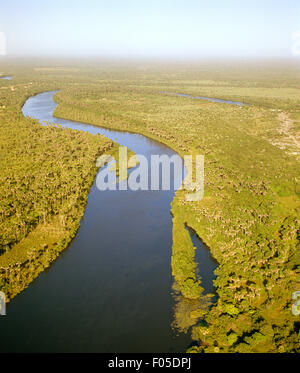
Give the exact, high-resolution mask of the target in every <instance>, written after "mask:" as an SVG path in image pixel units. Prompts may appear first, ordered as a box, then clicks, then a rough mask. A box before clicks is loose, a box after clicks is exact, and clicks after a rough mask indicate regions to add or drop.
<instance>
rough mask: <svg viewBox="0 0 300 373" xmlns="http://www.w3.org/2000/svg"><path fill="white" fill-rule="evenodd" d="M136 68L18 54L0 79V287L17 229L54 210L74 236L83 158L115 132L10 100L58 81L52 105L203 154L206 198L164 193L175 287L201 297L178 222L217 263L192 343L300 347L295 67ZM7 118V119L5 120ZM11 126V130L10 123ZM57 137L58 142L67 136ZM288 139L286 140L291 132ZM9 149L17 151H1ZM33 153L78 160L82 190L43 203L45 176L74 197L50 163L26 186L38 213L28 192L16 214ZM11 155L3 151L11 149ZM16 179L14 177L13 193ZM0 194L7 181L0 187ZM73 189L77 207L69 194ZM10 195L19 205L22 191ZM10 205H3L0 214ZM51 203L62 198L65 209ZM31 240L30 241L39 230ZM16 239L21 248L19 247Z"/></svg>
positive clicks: (86, 172)
mask: <svg viewBox="0 0 300 373" xmlns="http://www.w3.org/2000/svg"><path fill="white" fill-rule="evenodd" d="M142 67H143V68H142ZM142 67H141V66H140V65H134V64H133V65H129V66H123V67H116V66H114V67H109V66H105V65H100V66H97V67H93V68H92V67H85V66H78V67H76V68H75V67H74V66H71V67H70V66H69V67H64V68H62V67H55V66H50V67H47V66H46V67H45V66H44V67H38V70H37V68H36V67H35V68H30V67H28V69H27V70H24V71H23V72H22V71H20V70H19V72H18V71H17V72H16V75H17V78H16V80H14V81H13V83H12V82H9V81H7V82H6V81H3V82H2V81H1V92H0V94H2V96H1V97H0V102H1V104H2V108H1V112H0V116H1V118H0V120H1V123H6V126H3V127H2V128H1V131H4V132H3V133H4V135H3V137H2V138H4V139H5V141H3V144H2V146H1V152H2V154H9V156H8V158H6V160H5V157H4V158H1V159H0V162H4V163H3V165H2V167H1V170H3V171H5V172H4V173H3V182H4V184H2V185H6V189H7V186H8V185H9V190H12V193H13V194H12V196H11V197H10V198H11V201H10V202H9V204H8V206H6V205H3V208H2V209H3V211H4V212H3V214H2V222H3V223H2V224H3V227H6V225H7V226H8V228H5V229H6V231H5V230H3V231H5V232H6V233H5V235H3V236H2V240H3V245H2V246H3V248H2V250H3V254H2V255H1V256H0V267H2V268H1V271H2V272H1V276H2V278H4V279H5V281H4V282H3V280H2V286H1V287H2V289H4V290H5V291H8V292H11V293H12V294H14V293H15V292H16V291H17V290H10V289H9V286H8V285H7V284H8V283H16V284H18V278H19V277H20V276H22V275H21V273H22V272H21V271H20V270H19V269H20V266H19V263H20V260H19V259H13V260H14V263H15V269H14V270H13V271H11V274H10V275H9V276H10V277H9V276H8V277H7V273H6V272H5V271H3V268H5V265H6V264H5V263H8V262H7V261H6V259H5V258H6V257H8V256H10V257H12V256H11V255H12V253H13V252H14V249H15V250H16V252H18V250H17V248H18V245H22V242H23V243H24V242H25V240H23V241H20V240H21V238H23V237H24V236H26V237H27V238H26V239H30V235H31V234H33V232H34V231H33V230H32V231H30V229H29V228H26V227H27V226H28V227H30V226H33V227H35V226H36V227H38V226H40V227H43V225H41V224H52V223H51V219H56V220H54V223H53V225H54V226H55V227H57V226H59V227H60V229H61V232H58V233H55V234H58V238H60V237H69V238H71V237H72V236H73V235H74V232H75V231H76V229H77V228H76V227H78V225H79V220H80V216H81V215H82V212H83V209H84V205H85V198H86V195H87V193H88V185H90V183H91V181H92V179H93V177H94V175H95V172H96V168H95V165H94V163H92V160H93V159H94V158H95V157H96V156H97V155H98V154H100V153H101V152H102V151H103V150H104V149H108V148H110V147H112V143H111V142H107V140H104V139H100V138H99V136H98V137H96V138H94V137H92V136H90V135H87V134H85V135H83V134H76V135H74V133H73V131H70V132H68V131H67V130H62V129H59V128H52V127H51V129H50V130H48V129H47V128H45V127H41V126H40V125H37V124H35V123H34V121H33V122H31V121H30V120H28V119H26V120H25V119H24V118H23V117H22V115H21V114H20V109H21V106H22V103H23V102H24V100H25V98H26V97H28V96H29V95H32V94H34V93H37V92H41V91H46V90H50V89H51V90H52V89H57V88H60V89H61V91H60V92H59V93H57V94H56V96H55V100H56V101H57V102H58V103H59V106H58V107H57V109H56V111H55V115H56V116H58V117H62V118H68V119H72V120H77V121H81V122H86V123H91V124H95V125H99V126H103V127H108V128H114V129H118V130H125V131H131V132H136V133H141V134H144V135H145V136H148V137H152V138H154V139H157V140H159V141H161V142H163V143H165V144H166V145H168V146H170V147H171V148H173V149H174V150H175V151H177V152H178V153H179V154H180V155H181V156H183V155H184V154H192V155H197V154H202V155H204V156H205V193H204V198H203V200H201V201H199V202H188V201H187V200H186V198H185V191H178V192H177V194H176V198H175V199H174V201H173V203H172V214H173V254H172V263H171V264H172V271H173V275H174V277H175V279H176V281H177V283H178V285H179V287H180V290H181V292H182V294H183V295H184V296H185V298H187V299H191V300H195V299H201V293H202V289H201V284H200V286H199V282H198V279H197V276H196V265H195V262H194V254H195V251H194V248H193V245H192V242H191V240H190V237H189V235H188V232H187V230H186V225H188V226H189V227H191V228H192V229H194V230H195V231H196V232H197V234H198V236H199V237H200V238H201V239H202V240H203V242H205V244H206V245H207V246H208V247H209V248H210V250H211V253H212V255H213V257H214V258H215V259H216V260H217V261H218V263H219V267H218V269H217V270H216V274H217V279H216V280H215V283H214V284H215V287H216V289H217V290H216V291H217V295H218V301H217V303H216V304H215V305H214V306H213V307H212V308H211V309H210V310H209V312H205V313H203V312H202V310H201V309H199V312H197V310H196V309H193V311H192V312H193V313H192V314H191V316H192V318H193V320H194V322H193V323H194V327H193V331H192V336H193V339H194V340H195V341H196V342H197V344H196V345H195V346H193V347H192V348H191V349H190V351H191V352H202V351H205V352H293V351H297V350H299V337H298V333H299V330H298V328H299V324H297V322H298V318H297V317H296V316H294V315H293V314H292V313H291V306H292V304H293V300H292V298H291V296H292V293H293V292H294V291H296V290H299V273H298V272H297V271H298V266H299V206H300V204H299V181H298V175H299V148H298V146H297V141H298V139H299V120H300V111H299V110H300V95H299V88H300V87H299V82H300V80H299V71H298V68H297V67H295V66H293V65H283V64H278V63H274V64H271V65H267V64H262V66H261V67H260V68H256V67H255V66H251V64H250V65H247V66H243V65H240V66H238V67H237V66H235V67H234V66H225V67H224V66H220V65H218V64H217V65H210V64H209V65H205V64H204V65H202V66H197V65H190V66H142ZM9 71H12V69H10V70H9ZM18 74H19V75H18ZM18 76H19V78H18ZM14 79H15V78H14ZM18 79H19V80H18ZM30 83H31V84H30ZM12 84H13V86H12ZM163 91H167V92H186V94H190V95H193V96H206V97H217V98H224V99H228V100H232V101H239V102H247V103H249V104H250V106H243V107H238V106H234V105H229V104H221V103H212V102H207V101H204V100H203V101H201V100H192V99H187V98H185V97H175V96H168V95H165V94H162V93H161V92H163ZM6 92H9V94H5V93H6ZM3 106H4V107H3ZM282 114H284V115H286V116H287V117H288V118H290V120H291V123H289V126H288V128H286V126H284V130H283V129H282V128H283V127H282V126H283V125H284V124H283V123H282ZM5 127H7V128H8V129H6V130H5ZM35 128H37V130H35ZM20 129H22V131H24V135H23V140H24V139H26V138H28V139H34V138H35V136H37V137H38V139H39V141H41V145H40V146H41V148H40V147H39V146H37V145H36V141H34V142H33V143H34V144H35V145H34V146H32V140H30V141H29V140H28V142H29V144H28V146H27V148H28V149H30V152H29V150H28V149H27V148H26V146H23V145H18V143H17V142H16V141H17V140H16V139H17V136H16V134H17V132H18V133H20V132H19V131H20ZM5 131H8V134H6V132H5ZM11 131H14V133H13V135H11V134H10V132H11ZM48 136H50V138H49V139H48ZM290 136H291V137H290ZM44 137H45V138H47V141H46V140H45V141H44V143H46V144H47V146H46V145H45V144H44V143H43V138H44ZM52 138H53V139H52ZM66 138H67V142H68V147H67V149H66V148H64V146H63V144H64V141H65V139H66ZM292 138H293V139H296V142H294V141H291V139H292ZM59 141H61V144H62V146H60V147H59V149H57V147H56V146H55V143H56V142H59ZM24 144H26V141H24ZM51 144H53V146H51ZM15 145H17V146H15ZM72 146H73V148H74V149H75V150H73V152H70V151H69V150H70V149H69V147H72ZM11 148H13V149H15V150H14V151H10V149H11ZM26 149H27V150H26ZM18 151H20V152H21V153H20V154H19V153H18ZM77 151H78V152H79V153H77ZM87 152H89V153H88V154H89V158H87V156H86V153H87ZM23 153H25V156H23ZM41 153H42V154H43V156H44V157H46V159H43V162H41V163H42V164H43V165H44V164H45V162H46V161H48V160H49V162H50V160H51V159H60V160H61V161H63V160H65V161H66V163H64V165H67V164H69V163H70V162H71V164H73V163H74V168H76V170H77V169H80V170H82V172H81V173H80V176H79V180H76V186H78V185H79V187H78V188H79V190H77V187H75V190H76V193H75V194H74V195H73V196H72V198H70V199H69V198H63V197H62V198H61V199H60V201H61V204H60V205H57V206H56V202H55V203H54V205H53V207H51V206H52V205H51V203H50V201H52V198H51V195H52V194H51V193H49V192H48V191H47V190H48V188H49V187H51V186H52V187H53V188H54V189H55V191H56V192H57V193H58V191H60V192H59V193H65V194H62V196H64V195H67V196H69V197H71V196H70V195H69V192H68V188H64V187H63V188H62V190H61V189H57V188H55V187H56V186H57V185H56V184H55V183H54V184H51V183H50V181H49V178H50V177H51V176H50V175H48V174H46V176H45V181H44V182H43V183H40V184H42V185H45V187H44V189H46V190H44V189H43V188H40V189H41V190H40V193H35V194H34V196H35V197H34V198H37V199H38V201H40V200H41V201H43V199H42V198H41V197H42V196H43V195H44V194H46V195H47V196H48V194H47V193H49V196H50V197H48V200H47V201H48V202H47V203H46V205H47V206H50V207H51V208H50V211H49V212H48V210H47V209H46V210H45V209H44V210H43V208H41V206H40V205H39V204H38V203H37V202H36V201H35V199H34V201H33V202H31V201H30V203H31V204H30V206H31V208H30V210H33V211H34V212H36V211H37V213H36V214H37V215H38V217H36V218H35V219H36V220H34V218H30V219H29V218H28V217H30V213H26V214H23V211H26V209H24V208H22V214H21V213H19V212H18V211H17V207H16V206H14V202H13V201H14V200H15V197H16V196H17V197H18V196H19V200H20V201H22V203H25V202H24V201H23V198H22V196H23V195H24V191H23V189H22V188H25V189H26V183H27V184H28V182H27V181H26V178H24V177H22V175H23V174H22V173H23V172H25V170H27V172H26V175H28V174H29V173H28V170H32V169H33V170H34V169H35V168H36V164H38V161H39V159H40V157H41ZM83 153H84V155H85V156H84V157H83ZM26 154H27V155H26ZM28 154H29V155H30V156H28ZM67 154H68V155H67ZM70 154H72V158H71V159H70V157H71V155H70ZM9 157H12V158H11V160H10V158H9ZM26 157H29V158H30V159H35V162H34V164H33V163H30V161H29V160H28V161H26V159H27V158H26ZM55 157H56V158H55ZM23 158H24V159H23ZM9 162H13V165H14V166H13V167H11V166H10V164H9ZM18 162H20V163H19V166H18V167H17V166H16V165H17V164H18ZM27 162H28V165H27ZM82 162H87V163H82ZM26 165H27V166H26ZM24 166H25V167H24ZM6 167H7V168H6ZM49 167H50V168H51V167H53V168H54V171H53V170H52V168H51V169H50V172H49V173H50V174H51V172H55V173H56V175H58V170H57V169H56V168H55V167H56V164H55V162H53V164H50V166H49ZM8 169H9V170H10V171H9V172H8V171H7V170H8ZM11 169H12V170H13V169H16V174H12V176H10V178H9V179H7V174H8V175H10V174H9V173H11V172H12V171H11ZM42 169H44V167H43V168H37V171H36V172H37V174H36V175H40V174H41V175H43V170H42ZM64 170H65V168H64ZM65 172H66V174H60V173H59V180H63V179H62V178H63V177H65V178H66V180H67V181H68V185H72V180H73V175H74V169H73V170H72V168H71V169H67V170H65ZM4 175H5V176H4ZM19 175H21V178H20V179H19ZM33 175H34V173H33ZM36 178H38V176H36ZM40 180H43V179H40ZM69 182H70V183H71V184H69ZM8 183H9V184H8ZM83 184H84V185H85V187H83ZM30 185H31V186H32V185H34V183H33V181H30ZM60 185H61V181H60ZM14 187H16V188H17V190H16V191H15V192H14ZM19 188H21V192H19ZM6 189H5V190H6ZM54 189H50V190H51V191H53V190H54ZM37 190H38V191H39V188H38V189H37ZM2 193H5V192H4V190H3V191H2ZM26 195H28V193H26ZM7 200H8V199H7V198H6V199H4V200H3V201H4V202H3V203H6V202H7ZM55 200H56V201H57V199H55ZM58 200H59V198H58ZM78 200H79V201H80V202H77V204H78V205H79V206H78V205H77V204H76V201H78ZM25 201H26V200H25ZM65 204H66V205H65ZM18 206H22V204H21V202H20V203H18ZM42 207H43V206H42ZM10 209H12V210H10ZM6 211H11V212H10V213H9V214H6ZM60 211H65V214H61V213H60ZM5 214H6V215H5ZM18 214H19V216H18ZM68 214H70V219H62V220H61V218H60V215H63V216H66V215H68ZM11 216H13V217H14V218H13V219H12V218H11ZM50 217H51V219H50ZM14 219H16V221H15V220H14ZM12 222H14V224H11V223H12ZM27 222H28V223H27ZM34 222H36V223H34ZM26 224H27V225H26ZM37 224H39V225H37ZM64 224H67V226H64ZM10 230H12V232H10ZM45 230H46V231H47V230H48V231H50V227H48V226H47V227H44V231H45ZM23 232H25V233H23ZM29 232H32V233H29ZM36 232H37V233H38V231H37V230H36ZM56 232H57V231H56ZM38 234H39V235H42V234H44V233H41V232H40V233H38ZM55 234H51V237H53V240H54V242H50V244H49V245H48V247H49V249H52V250H48V247H47V248H46V247H45V242H44V241H45V239H44V236H42V237H43V239H42V240H41V248H44V249H47V250H44V251H43V253H46V252H47V253H49V254H47V255H50V254H51V255H52V253H53V252H54V253H55V250H56V249H54V248H53V247H54V246H51V245H54V243H55V244H57V242H59V239H58V238H56V237H55ZM3 237H4V238H5V239H4V238H3ZM7 237H9V239H7ZM69 238H68V239H69ZM68 239H67V240H68ZM19 241H20V243H19ZM33 241H34V242H39V241H38V240H37V238H34V239H33ZM31 242H32V241H31ZM64 242H66V241H64ZM58 246H60V245H58ZM19 247H20V248H22V247H21V246H19ZM27 247H29V246H28V245H26V248H27ZM56 247H57V245H56ZM61 247H63V245H62V246H61ZM23 248H24V246H23ZM20 251H22V253H24V250H23V249H22V250H20ZM8 253H11V254H8ZM26 255H27V257H26V263H28V265H27V266H28V270H27V271H26V272H27V273H30V274H29V275H26V276H27V277H31V276H33V277H34V276H35V275H32V274H31V272H32V273H33V274H34V273H36V272H35V271H36V270H35V269H31V264H30V263H31V262H33V260H31V259H30V258H31V257H30V255H35V254H31V253H30V254H29V253H28V254H26ZM14 258H15V257H14ZM16 258H17V257H16ZM43 261H44V259H42V260H40V261H35V263H39V262H40V264H39V265H38V269H37V271H40V270H42V269H43V268H44V267H45V266H44V264H43ZM47 261H48V259H46V262H47ZM2 263H4V264H2ZM18 266H19V267H18ZM200 275H201V274H200ZM18 276H19V277H18ZM7 278H9V279H10V280H9V281H8V280H6V279H7ZM16 279H17V281H16ZM21 281H23V280H21ZM19 290H21V289H19ZM19 290H18V291H19Z"/></svg>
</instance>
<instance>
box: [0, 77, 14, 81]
mask: <svg viewBox="0 0 300 373" xmlns="http://www.w3.org/2000/svg"><path fill="white" fill-rule="evenodd" d="M0 79H4V80H12V76H0Z"/></svg>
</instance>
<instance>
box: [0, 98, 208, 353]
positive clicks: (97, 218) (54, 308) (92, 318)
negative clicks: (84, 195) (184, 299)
mask: <svg viewBox="0 0 300 373" xmlns="http://www.w3.org/2000/svg"><path fill="white" fill-rule="evenodd" d="M54 93H55V92H54V91H53V92H46V93H42V94H38V95H36V96H34V97H31V98H29V99H28V100H27V101H26V103H25V105H24V107H23V114H24V115H25V116H30V117H32V118H36V119H38V120H39V121H40V122H43V121H48V122H52V123H53V122H55V123H58V124H61V125H62V126H65V127H70V128H74V129H77V130H83V131H88V132H91V133H93V134H96V133H101V134H104V135H105V136H107V137H108V138H110V139H112V140H115V141H117V142H118V143H119V144H121V145H126V146H128V147H129V148H130V149H131V150H133V151H134V152H135V153H136V154H141V155H144V156H145V157H147V159H149V158H150V156H151V154H156V155H162V154H167V155H169V156H171V155H173V154H176V153H174V151H173V150H171V149H170V148H168V147H166V146H164V145H163V144H161V143H158V142H156V141H153V140H151V139H148V138H146V137H144V136H142V135H138V134H133V133H128V132H120V131H111V130H108V129H104V128H100V127H96V126H92V125H88V124H84V123H78V122H73V121H69V120H63V119H58V118H54V117H53V115H52V113H53V111H54V109H55V107H56V105H57V104H56V103H55V102H54V100H53V95H54ZM174 193H175V192H174V190H169V191H162V190H159V191H150V190H149V191H131V190H127V191H102V192H100V191H99V190H98V189H97V187H96V183H95V182H94V184H93V186H92V187H91V190H90V193H89V196H88V202H87V206H86V209H85V213H84V216H83V218H82V221H81V225H80V228H79V230H78V232H77V235H76V237H75V238H74V240H73V241H72V242H71V243H70V245H69V247H68V249H67V250H65V251H64V252H63V253H62V254H61V255H60V257H59V258H58V259H57V260H56V261H55V262H54V263H53V264H52V265H51V266H50V268H49V269H47V270H46V271H44V272H43V273H41V274H40V275H39V277H38V278H37V279H36V280H35V281H34V282H33V283H32V284H31V285H30V286H29V287H28V288H27V289H26V290H25V291H23V292H22V293H21V294H19V295H18V296H17V297H15V298H14V299H13V300H12V301H11V302H10V303H9V304H8V306H7V315H6V316H4V317H1V319H0V324H1V325H0V330H1V338H0V351H3V352H4V351H13V352H15V351H19V352H184V351H185V350H186V349H187V348H188V346H189V344H190V343H191V338H190V336H189V335H188V334H184V333H179V332H178V331H176V330H173V329H172V327H171V324H172V322H173V321H174V307H175V304H176V300H175V299H174V292H173V290H172V285H173V277H172V274H171V266H170V262H171V250H172V218H171V214H170V205H171V202H172V199H173V197H174ZM202 248H203V250H207V249H205V248H204V246H203V245H202ZM206 257H207V260H208V261H210V260H211V259H210V258H209V256H206ZM212 278H213V274H212V273H210V278H208V279H206V281H212Z"/></svg>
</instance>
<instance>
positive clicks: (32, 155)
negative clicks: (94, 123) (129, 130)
mask: <svg viewBox="0 0 300 373" xmlns="http://www.w3.org/2000/svg"><path fill="white" fill-rule="evenodd" d="M0 84H1V89H0V103H1V104H0V107H1V109H0V123H1V126H0V154H1V158H0V211H1V217H0V231H1V235H0V289H1V290H2V291H4V292H5V294H6V298H7V300H8V301H9V300H10V299H11V298H13V297H14V296H15V295H16V294H18V293H19V292H20V291H22V290H23V289H24V288H25V287H26V286H27V285H28V284H29V283H30V282H31V281H32V280H33V279H34V278H36V277H37V276H38V274H39V273H40V272H41V271H43V270H44V269H45V268H47V267H48V266H49V265H50V263H51V262H52V261H53V260H55V259H56V258H57V256H58V255H59V253H60V252H61V251H62V250H63V249H64V248H66V247H67V245H68V244H69V242H70V241H71V239H72V238H73V237H74V236H75V234H76V231H77V229H78V228H79V224H80V219H81V217H82V215H83V212H84V208H85V204H86V200H87V195H88V192H89V189H90V187H91V185H92V183H93V180H94V177H95V175H96V171H97V167H96V159H97V157H98V156H99V155H100V154H102V153H104V152H105V153H107V152H110V153H114V152H116V151H117V150H118V147H117V146H116V145H114V144H113V142H112V141H111V140H109V139H107V138H105V137H103V136H99V135H96V136H93V135H90V134H88V133H86V132H83V131H80V132H79V131H74V130H71V129H65V128H61V127H59V126H56V125H48V126H46V127H45V126H42V125H40V124H39V123H38V122H37V121H36V120H32V119H25V118H24V117H23V115H22V113H21V112H20V110H21V106H22V103H23V102H24V100H25V99H26V97H28V96H31V95H33V94H34V93H36V92H37V91H44V90H46V89H45V88H47V90H49V88H50V87H51V85H50V83H48V85H47V86H46V87H45V85H44V84H42V83H41V84H31V85H30V87H28V86H27V85H23V84H22V83H19V82H18V81H16V79H14V81H13V83H3V82H2V81H1V83H0ZM12 84H13V85H14V88H13V89H10V87H11V85H12Z"/></svg>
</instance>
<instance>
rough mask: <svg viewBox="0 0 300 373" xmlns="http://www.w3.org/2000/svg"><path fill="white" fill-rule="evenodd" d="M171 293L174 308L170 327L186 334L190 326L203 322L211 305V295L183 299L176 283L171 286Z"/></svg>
mask: <svg viewBox="0 0 300 373" xmlns="http://www.w3.org/2000/svg"><path fill="white" fill-rule="evenodd" d="M173 291H174V293H173V296H174V299H175V307H174V321H173V323H172V326H173V328H174V329H175V330H177V331H179V332H184V333H187V332H188V331H189V329H190V327H191V326H193V325H196V324H197V323H198V322H199V321H201V320H203V319H204V317H205V316H206V314H207V313H208V311H209V309H210V307H211V305H212V304H213V302H212V295H211V294H207V295H201V296H200V298H199V299H187V298H184V297H183V296H182V295H181V293H180V291H179V286H178V285H177V284H176V282H174V284H173Z"/></svg>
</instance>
